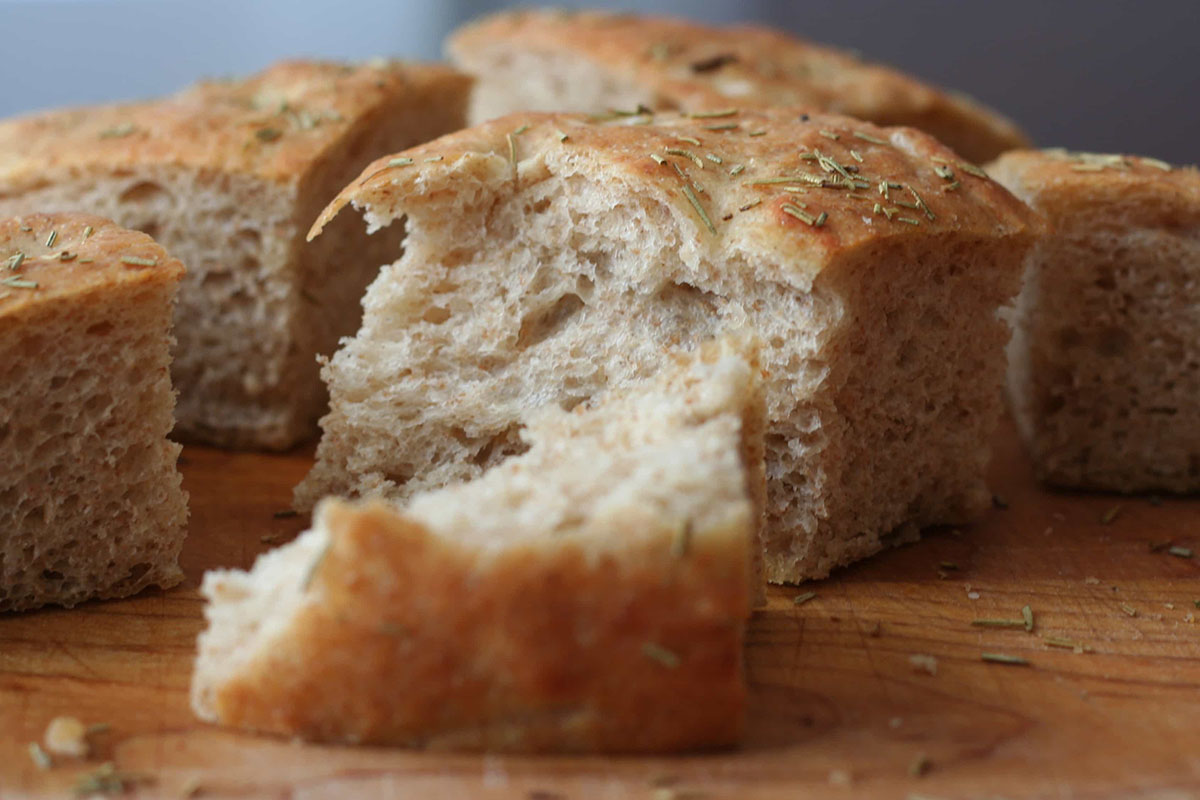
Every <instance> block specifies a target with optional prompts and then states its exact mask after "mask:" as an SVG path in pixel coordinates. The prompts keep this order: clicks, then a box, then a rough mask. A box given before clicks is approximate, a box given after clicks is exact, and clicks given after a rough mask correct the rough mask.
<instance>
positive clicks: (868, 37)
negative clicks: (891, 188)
mask: <svg viewBox="0 0 1200 800" xmlns="http://www.w3.org/2000/svg"><path fill="white" fill-rule="evenodd" d="M547 4H549V3H547ZM509 5H514V4H512V3H502V2H488V0H457V1H456V0H443V2H419V1H418V0H340V1H338V2H324V1H322V0H0V33H2V35H3V41H4V45H3V53H4V55H3V57H2V58H0V115H5V116H7V115H10V114H15V113H20V112H25V111H31V110H34V109H40V108H48V107H53V106H61V105H69V104H74V103H91V102H99V101H106V100H119V99H130V98H137V97H145V96H152V95H155V94H162V93H165V92H169V91H172V90H173V89H175V88H177V87H180V86H182V85H184V84H187V83H189V82H191V81H192V80H194V79H195V78H197V77H199V76H218V75H233V74H238V73H246V72H251V71H254V70H256V69H258V68H260V67H262V66H263V65H265V64H267V63H268V62H270V61H272V60H274V59H277V58H280V57H283V56H296V55H315V56H326V57H336V58H347V59H362V58H368V57H371V56H376V55H388V56H392V55H396V56H404V57H413V58H427V59H428V58H436V57H438V56H439V54H440V51H441V41H442V38H443V37H444V36H445V34H446V33H447V32H448V31H450V30H451V29H453V28H454V27H455V26H456V25H458V24H459V23H461V22H462V21H464V20H466V19H469V18H470V17H472V16H474V15H476V14H480V13H483V12H486V11H489V10H492V9H495V8H501V7H504V6H509ZM554 5H558V6H562V7H584V6H592V7H606V8H613V9H622V8H624V9H630V8H635V9H638V10H643V11H651V10H652V11H659V12H663V13H669V14H677V15H684V16H689V17H693V18H695V19H700V20H708V21H713V22H721V21H735V20H739V21H740V20H754V21H759V22H764V23H769V24H772V25H776V26H779V27H781V28H785V29H788V30H791V31H794V32H796V33H798V34H801V35H803V36H806V37H808V38H810V39H813V40H816V41H820V42H826V43H830V44H836V45H840V46H843V47H848V48H853V49H856V50H858V51H860V52H861V53H863V54H864V55H866V56H867V57H869V58H872V59H875V60H878V61H882V62H886V63H890V64H892V65H895V66H898V67H901V68H903V69H904V70H906V71H908V72H911V73H913V74H915V75H917V76H919V77H922V78H924V79H926V80H928V81H931V82H933V83H936V84H940V85H943V86H947V87H954V88H957V89H961V90H963V91H966V92H968V93H970V94H973V95H975V96H976V97H978V98H979V99H981V100H983V101H984V102H986V103H988V104H990V105H993V106H995V107H997V108H999V109H1001V110H1003V111H1005V112H1006V113H1008V114H1009V115H1010V116H1012V117H1013V118H1014V119H1016V120H1017V121H1018V122H1019V123H1021V124H1022V125H1023V126H1024V127H1025V128H1026V130H1028V131H1029V132H1030V133H1031V134H1032V135H1033V136H1034V138H1035V139H1036V140H1037V141H1038V143H1039V144H1043V145H1064V146H1070V147H1075V148H1081V149H1092V150H1101V151H1125V152H1132V153H1140V154H1144V155H1151V156H1156V157H1158V158H1163V159H1167V160H1169V161H1174V162H1187V163H1195V162H1196V161H1197V160H1200V44H1198V43H1197V38H1196V35H1195V31H1196V22H1197V21H1198V20H1200V3H1198V2H1197V0H1144V1H1143V2H1129V0H1073V1H1072V2H1055V0H1005V2H984V1H983V0H904V1H903V2H900V1H898V0H793V1H791V2H783V1H782V0H780V1H777V2H769V0H703V1H701V2H680V1H679V0H642V2H639V3H631V2H615V3H605V2H599V1H596V2H590V3H587V2H570V0H566V1H564V2H558V3H554Z"/></svg>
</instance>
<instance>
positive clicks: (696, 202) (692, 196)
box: [683, 184, 717, 235]
mask: <svg viewBox="0 0 1200 800" xmlns="http://www.w3.org/2000/svg"><path fill="white" fill-rule="evenodd" d="M683 194H684V196H685V197H687V199H688V202H689V203H691V204H692V208H694V209H696V213H697V214H699V215H700V219H701V220H703V221H704V226H705V227H706V228H708V232H709V233H711V234H714V235H715V234H716V232H717V229H716V227H715V226H714V225H713V222H712V220H711V219H710V218H709V216H708V212H707V211H705V210H704V206H702V205H700V198H698V197H696V193H695V192H694V191H692V187H691V186H688V185H687V184H684V185H683Z"/></svg>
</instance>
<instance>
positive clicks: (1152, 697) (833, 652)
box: [0, 430, 1200, 800]
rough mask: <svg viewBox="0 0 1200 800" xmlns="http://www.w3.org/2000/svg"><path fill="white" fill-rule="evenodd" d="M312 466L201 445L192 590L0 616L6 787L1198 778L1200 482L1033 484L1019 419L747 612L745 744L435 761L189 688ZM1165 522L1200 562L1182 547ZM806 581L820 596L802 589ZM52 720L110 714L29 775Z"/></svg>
mask: <svg viewBox="0 0 1200 800" xmlns="http://www.w3.org/2000/svg"><path fill="white" fill-rule="evenodd" d="M310 463H311V458H310V456H309V454H308V453H307V452H305V453H302V454H292V455H285V456H265V455H247V454H232V453H226V452H221V451H218V450H211V449H205V448H188V449H187V450H185V452H184V465H183V469H184V474H185V485H186V487H187V489H188V490H189V491H190V492H191V507H192V519H191V534H190V537H189V539H188V542H187V545H186V546H185V548H184V555H183V565H184V569H185V570H186V571H187V575H188V580H187V581H186V583H185V584H184V585H183V586H182V587H179V588H177V589H174V590H172V591H169V592H150V593H145V594H143V595H142V596H140V597H137V598H135V599H132V600H127V601H122V602H110V603H91V604H87V605H84V606H82V607H79V608H76V609H74V610H70V611H67V610H47V611H40V612H36V613H29V614H20V615H8V616H4V617H2V618H0V800H11V798H18V797H40V796H60V795H62V794H65V793H68V792H69V791H70V790H71V787H72V786H73V784H74V783H75V781H76V779H77V777H78V776H79V775H81V774H84V773H87V772H90V771H92V770H94V769H95V768H96V767H97V766H99V765H100V763H102V762H103V761H105V760H110V761H113V762H115V763H116V765H117V766H118V767H119V768H120V769H121V770H125V771H130V772H134V773H140V774H142V775H144V776H145V777H146V780H145V781H144V782H142V783H139V784H138V785H137V786H136V787H134V789H133V791H132V792H131V793H132V794H136V795H138V796H146V797H182V796H185V795H188V794H191V793H194V795H195V796H200V797H240V798H244V797H288V798H292V797H295V798H301V797H303V798H324V797H330V798H333V797H412V798H443V797H444V798H471V797H482V798H538V799H540V800H552V799H555V798H563V799H564V800H566V799H568V798H583V797H614V798H615V797H633V798H654V799H655V800H666V799H667V798H672V797H674V798H684V797H689V798H691V797H695V798H709V797H712V798H717V797H736V798H760V797H762V798H766V797H789V798H800V797H805V798H808V797H821V796H828V797H838V798H841V797H887V798H905V797H909V796H916V797H921V798H947V799H948V798H968V797H978V798H983V797H997V796H1002V797H1008V798H1016V797H1050V796H1053V797H1072V798H1101V797H1113V798H1116V797H1130V796H1142V797H1150V796H1153V797H1191V796H1194V795H1196V794H1200V736H1198V734H1200V623H1196V622H1194V621H1193V620H1194V619H1196V618H1198V617H1200V608H1198V607H1197V605H1196V603H1200V580H1198V579H1197V578H1198V576H1200V501H1196V500H1176V499H1168V500H1164V501H1161V502H1157V501H1155V502H1152V501H1150V500H1148V499H1146V498H1134V499H1129V498H1113V497H1105V496H1086V495H1076V494H1054V493H1048V492H1045V491H1042V490H1040V489H1038V488H1037V487H1035V486H1034V484H1033V482H1032V480H1031V478H1030V477H1029V467H1028V464H1027V462H1026V460H1025V459H1024V457H1023V455H1022V454H1021V452H1020V449H1019V447H1018V446H1017V444H1016V443H1015V436H1014V435H1013V434H1012V432H1011V430H1006V431H1004V433H1003V435H1002V436H1001V437H999V440H998V442H997V458H996V463H995V465H994V469H993V471H994V478H993V481H994V486H995V489H996V491H997V492H998V493H999V495H1000V496H1001V497H1003V498H1005V499H1006V500H1007V504H1008V508H1007V509H1000V508H997V509H996V510H994V511H993V512H992V513H991V514H989V516H988V517H987V519H986V520H985V521H983V522H982V523H980V524H978V525H975V526H973V527H971V528H967V529H963V530H961V531H938V532H932V533H928V534H927V535H926V537H925V538H924V540H923V541H921V542H919V543H917V544H913V545H909V546H905V547H902V548H900V549H897V550H893V551H890V552H888V553H884V554H882V555H881V556H879V557H877V558H875V559H872V560H870V561H868V562H867V563H864V564H860V565H858V566H855V567H852V568H850V569H847V570H843V571H842V572H840V573H838V574H837V575H836V576H835V577H834V578H832V579H830V580H826V581H822V582H819V583H815V584H811V585H808V586H804V587H803V588H802V589H796V588H779V587H775V588H773V589H772V591H771V593H770V604H769V606H768V607H767V608H766V609H765V610H763V611H761V612H759V613H757V614H756V616H755V618H754V620H753V622H752V624H751V626H750V632H749V637H748V638H749V645H748V650H747V661H748V673H749V678H750V684H751V697H752V701H751V709H750V719H749V735H748V737H747V740H746V743H745V746H744V747H743V748H741V749H740V750H738V751H737V752H728V753H717V754H708V755H695V756H687V757H679V758H615V759H600V758H544V759H539V758H528V757H522V758H510V757H500V756H487V757H476V756H453V755H441V754H439V755H427V754H422V753H419V752H405V751H389V750H382V749H366V748H363V749H354V748H343V747H314V746H307V745H301V744H295V743H291V742H286V741H280V740H274V739H269V738H258V737H253V736H246V735H241V734H237V733H231V732H226V731H222V730H218V729H215V728H211V727H208V726H205V725H202V724H200V723H198V722H197V721H196V720H195V719H194V718H193V717H192V715H191V713H190V712H189V710H188V702H187V686H188V679H189V671H190V669H191V660H192V655H193V644H194V640H195V637H196V635H197V633H199V631H200V629H201V627H202V622H201V603H200V601H199V599H198V596H197V592H196V587H197V585H198V582H199V580H200V576H201V575H202V573H203V572H204V570H206V569H209V568H211V567H215V566H236V567H247V566H249V565H250V564H251V562H252V561H253V559H254V557H255V556H256V555H258V554H259V553H261V552H263V551H264V550H266V549H268V548H269V547H271V546H273V545H274V544H275V543H278V542H282V541H286V540H288V539H290V538H291V537H292V536H293V535H295V534H296V533H298V532H299V531H300V530H301V529H302V528H303V527H304V523H305V520H304V519H302V518H282V519H281V518H276V517H275V516H274V514H275V512H277V511H281V510H284V509H287V508H288V506H289V502H290V497H291V487H292V485H293V484H294V483H295V482H296V481H297V480H298V479H299V478H300V477H301V476H302V475H303V474H304V472H305V470H306V469H307V468H308V466H309V464H310ZM1168 541H1169V542H1171V543H1172V544H1174V545H1178V546H1182V547H1187V548H1196V549H1197V551H1198V552H1197V558H1185V557H1182V556H1179V555H1172V554H1170V553H1169V552H1167V550H1166V549H1165V547H1163V546H1162V545H1163V544H1164V543H1166V542H1168ZM1152 544H1153V545H1155V548H1154V549H1152V547H1151V545H1152ZM802 591H803V592H808V591H813V592H816V597H815V598H813V599H811V600H809V601H808V602H806V603H803V604H801V605H796V604H795V603H794V602H793V598H794V597H796V596H797V595H798V594H800V593H801V592H802ZM1027 604H1028V605H1029V606H1030V607H1031V609H1032V611H1033V613H1034V617H1035V627H1034V631H1033V632H1032V633H1026V632H1025V631H1024V630H1023V629H1012V630H1010V629H992V628H978V627H972V626H971V624H970V622H971V620H972V619H974V618H990V617H1004V618H1012V617H1020V615H1021V608H1022V606H1024V605H1027ZM1050 637H1062V638H1065V639H1070V640H1073V641H1076V642H1078V643H1080V644H1081V645H1084V646H1086V648H1087V649H1086V651H1085V652H1075V651H1074V650H1072V649H1070V648H1066V649H1064V648H1059V647H1052V646H1050V645H1049V644H1048V643H1049V641H1050ZM984 652H997V653H1001V654H1005V655H1010V656H1016V657H1021V658H1024V659H1027V660H1028V662H1029V664H1028V665H1027V666H1015V665H1006V664H998V663H988V662H985V661H983V660H981V657H980V655H981V653H984ZM914 655H916V656H921V657H922V658H918V659H917V662H919V663H917V664H914V663H913V659H912V657H913V656H914ZM930 656H931V657H932V659H930V658H928V657H930ZM935 664H936V674H930V672H931V671H932V670H933V668H934V665H935ZM397 691H403V687H397ZM60 714H70V715H73V716H76V717H78V718H80V719H81V720H83V721H84V722H87V723H107V724H108V725H109V726H111V727H110V729H109V730H108V732H106V733H101V734H99V735H97V736H96V737H95V741H96V757H95V758H94V759H92V760H91V761H88V762H82V761H76V760H70V759H60V760H59V763H58V764H57V765H56V766H55V767H54V768H53V769H50V770H39V769H38V768H37V767H36V766H35V765H34V763H33V761H32V760H31V758H30V757H29V753H28V744H29V742H30V741H33V740H35V739H39V738H40V737H41V735H42V732H43V731H44V729H45V726H46V724H47V723H48V722H49V720H50V719H51V718H53V717H55V716H57V715H60ZM916 773H921V774H916Z"/></svg>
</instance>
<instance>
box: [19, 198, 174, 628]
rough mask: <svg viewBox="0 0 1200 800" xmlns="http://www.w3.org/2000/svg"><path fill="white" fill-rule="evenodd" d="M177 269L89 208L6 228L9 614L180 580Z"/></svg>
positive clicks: (145, 240) (149, 244)
mask: <svg viewBox="0 0 1200 800" xmlns="http://www.w3.org/2000/svg"><path fill="white" fill-rule="evenodd" d="M182 275H183V267H182V266H181V265H180V263H179V261H177V260H176V259H174V258H171V257H170V256H168V255H167V254H166V253H165V252H164V251H163V249H162V248H161V247H159V246H158V245H157V244H155V243H154V242H153V241H152V240H151V239H150V238H149V237H147V236H145V235H143V234H141V233H135V232H132V231H127V230H124V229H121V228H119V227H117V226H115V225H113V224H112V223H111V222H109V221H107V220H104V219H100V218H98V217H91V216H86V215H74V214H70V215H69V214H61V215H44V214H31V215H26V216H23V217H17V218H12V219H7V220H3V221H0V611H22V610H28V609H33V608H37V607H39V606H43V605H46V604H56V605H63V606H73V605H75V604H77V603H80V602H83V601H84V600H88V599H91V598H109V597H124V596H127V595H131V594H134V593H136V592H138V591H140V590H141V589H143V588H145V587H147V586H152V585H156V586H160V587H164V588H165V587H169V586H173V585H175V584H177V583H178V582H179V581H180V580H181V579H182V578H183V574H182V573H181V572H180V570H179V565H178V556H179V551H180V548H181V547H182V544H183V539H184V535H185V524H186V521H187V495H186V494H185V493H184V491H183V490H182V488H181V487H180V483H181V478H180V475H179V472H178V470H177V469H176V466H175V461H176V458H177V457H178V455H179V445H177V444H174V443H172V442H170V441H168V440H167V434H168V432H170V430H171V427H172V423H173V419H172V408H173V405H174V392H173V391H172V389H171V382H170V376H169V374H168V370H169V365H170V346H171V343H172V339H171V334H170V327H171V310H172V305H173V303H174V297H175V292H176V288H177V286H178V284H179V281H180V278H181V277H182Z"/></svg>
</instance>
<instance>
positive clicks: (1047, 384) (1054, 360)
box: [992, 150, 1200, 492]
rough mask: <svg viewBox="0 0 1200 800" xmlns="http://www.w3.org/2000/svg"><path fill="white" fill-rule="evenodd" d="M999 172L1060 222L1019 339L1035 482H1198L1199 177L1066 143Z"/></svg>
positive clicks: (1018, 372)
mask: <svg viewBox="0 0 1200 800" xmlns="http://www.w3.org/2000/svg"><path fill="white" fill-rule="evenodd" d="M992 169H994V170H995V175H996V177H997V179H998V180H1000V181H1001V182H1002V183H1004V184H1005V185H1006V186H1008V187H1009V188H1010V189H1011V190H1012V191H1013V193H1014V194H1016V195H1017V196H1018V197H1020V198H1022V199H1024V200H1025V201H1026V202H1027V203H1029V205H1031V206H1032V207H1033V208H1034V209H1035V210H1037V211H1039V212H1041V213H1042V214H1044V215H1045V216H1046V217H1047V218H1048V220H1049V221H1050V223H1051V225H1052V226H1053V228H1054V231H1053V234H1052V235H1050V236H1047V237H1045V238H1044V239H1043V240H1042V241H1041V242H1040V243H1039V245H1038V246H1037V248H1036V249H1035V250H1034V252H1033V253H1032V254H1031V255H1030V258H1029V268H1028V272H1027V275H1026V283H1025V287H1024V289H1023V291H1022V293H1021V297H1020V300H1019V302H1018V304H1017V307H1016V310H1015V314H1014V316H1015V319H1014V324H1015V329H1016V333H1015V334H1014V336H1013V341H1012V343H1011V345H1010V368H1009V370H1010V371H1009V392H1010V395H1011V399H1012V404H1013V408H1014V412H1015V416H1016V418H1017V422H1018V424H1019V427H1020V429H1021V432H1022V434H1023V436H1024V438H1025V440H1026V442H1027V443H1028V446H1029V448H1030V450H1031V452H1032V455H1033V460H1034V463H1035V466H1036V469H1037V473H1038V476H1039V477H1040V478H1041V479H1042V480H1044V481H1046V482H1048V483H1051V484H1055V485H1058V486H1063V487H1073V488H1085V489H1107V490H1115V491H1121V492H1136V491H1149V490H1164V491H1172V492H1192V491H1196V490H1197V489H1200V344H1197V342H1198V341H1200V311H1198V309H1200V172H1198V171H1197V170H1196V169H1195V168H1194V167H1193V168H1187V169H1183V168H1172V167H1171V166H1170V165H1169V164H1166V163H1164V162H1162V161H1158V160H1156V159H1149V158H1138V157H1135V156H1124V155H1099V154H1093V153H1072V152H1068V151H1064V150H1047V151H1021V152H1015V153H1011V154H1009V155H1006V156H1005V157H1004V158H1002V159H1000V160H999V161H998V162H996V163H995V164H994V165H993V167H992Z"/></svg>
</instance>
